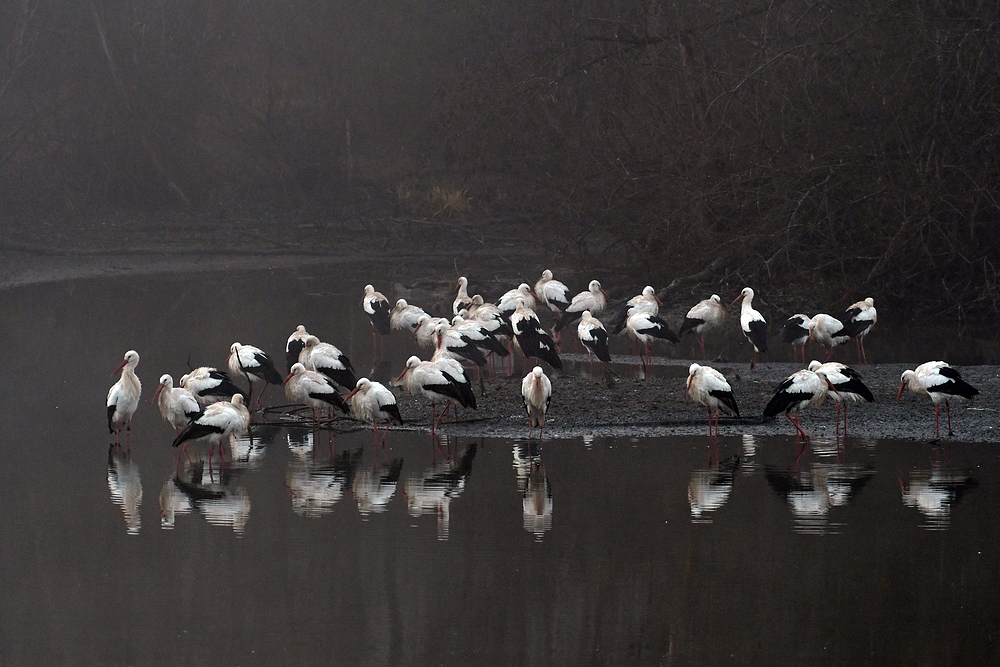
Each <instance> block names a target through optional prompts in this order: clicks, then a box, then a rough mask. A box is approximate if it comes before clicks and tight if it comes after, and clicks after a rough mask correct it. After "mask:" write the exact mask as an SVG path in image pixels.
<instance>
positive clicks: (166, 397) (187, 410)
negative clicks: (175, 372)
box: [153, 373, 202, 435]
mask: <svg viewBox="0 0 1000 667" xmlns="http://www.w3.org/2000/svg"><path fill="white" fill-rule="evenodd" d="M153 402H154V403H156V404H157V406H158V407H159V408H160V414H161V415H163V419H164V421H167V422H169V423H170V425H171V426H173V427H174V435H177V434H178V433H180V432H181V429H182V428H184V427H185V426H187V423H188V422H189V421H191V420H192V419H195V418H196V417H197V416H198V415H200V414H201V412H202V407H201V403H199V402H198V398H197V397H196V396H195V395H194V392H192V391H191V390H190V389H186V388H185V387H174V379H173V378H172V377H170V375H168V374H166V373H165V374H163V375H161V376H160V385H159V386H158V387H157V388H156V393H155V394H153Z"/></svg>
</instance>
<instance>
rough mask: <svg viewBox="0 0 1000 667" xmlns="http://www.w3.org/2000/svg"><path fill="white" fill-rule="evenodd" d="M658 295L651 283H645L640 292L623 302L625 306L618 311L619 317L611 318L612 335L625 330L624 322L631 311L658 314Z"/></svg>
mask: <svg viewBox="0 0 1000 667" xmlns="http://www.w3.org/2000/svg"><path fill="white" fill-rule="evenodd" d="M660 305H661V304H660V297H658V296H656V290H655V289H653V286H652V285H646V286H645V287H643V288H642V292H641V293H639V294H636V295H635V296H634V297H632V298H631V299H629V300H628V301H626V302H625V307H624V308H622V309H621V310H620V311H619V314H620V317H616V319H614V320H613V325H614V326H612V327H611V333H612V335H615V336H617V335H618V334H620V333H621V332H622V331H624V330H625V323H626V322H627V321H628V318H629V316H630V315H632V313H649V314H650V315H659V314H660Z"/></svg>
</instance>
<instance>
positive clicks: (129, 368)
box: [107, 350, 142, 444]
mask: <svg viewBox="0 0 1000 667" xmlns="http://www.w3.org/2000/svg"><path fill="white" fill-rule="evenodd" d="M138 365H139V353H138V352H136V351H135V350H129V351H128V352H126V353H125V358H124V359H123V360H122V362H121V363H120V364H119V365H118V368H116V369H115V370H114V372H113V373H112V375H114V374H115V373H117V372H118V371H121V373H122V375H121V377H120V378H118V382H115V383H114V384H113V385H112V386H111V389H109V390H108V401H107V406H108V432H109V433H114V434H115V444H121V439H120V436H121V428H122V426H124V427H125V441H126V443H128V444H131V443H130V442H129V441H130V439H131V436H132V415H133V414H135V411H136V409H137V408H138V407H139V396H140V395H141V394H142V383H140V382H139V378H138V377H137V376H136V374H135V367H136V366H138Z"/></svg>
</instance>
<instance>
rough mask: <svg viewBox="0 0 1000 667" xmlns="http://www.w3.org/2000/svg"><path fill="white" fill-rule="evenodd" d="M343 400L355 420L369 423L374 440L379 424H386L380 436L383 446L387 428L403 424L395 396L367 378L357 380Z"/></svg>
mask: <svg viewBox="0 0 1000 667" xmlns="http://www.w3.org/2000/svg"><path fill="white" fill-rule="evenodd" d="M344 400H345V401H346V402H347V403H349V404H350V405H351V409H352V410H353V412H354V416H355V417H356V418H357V419H360V420H361V421H366V422H371V424H372V429H373V431H374V434H375V437H376V438H377V437H378V425H379V423H380V422H385V423H386V429H385V432H384V433H383V434H382V444H383V445H384V444H385V436H386V434H388V433H389V426H390V425H392V424H402V423H403V418H402V417H401V416H400V414H399V406H398V405H396V396H395V394H393V393H392V392H391V391H389V389H388V388H387V387H386V386H385V385H384V384H382V383H381V382H373V381H371V380H369V379H368V378H358V384H357V386H356V387H355V388H354V390H353V391H352V392H351V393H349V394H348V395H347V396H345V397H344Z"/></svg>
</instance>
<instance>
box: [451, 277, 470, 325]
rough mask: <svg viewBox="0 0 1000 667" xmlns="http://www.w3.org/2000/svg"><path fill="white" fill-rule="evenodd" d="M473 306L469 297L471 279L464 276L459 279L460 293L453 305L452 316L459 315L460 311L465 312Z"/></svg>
mask: <svg viewBox="0 0 1000 667" xmlns="http://www.w3.org/2000/svg"><path fill="white" fill-rule="evenodd" d="M471 305H472V299H471V298H470V297H469V279H468V278H466V277H465V276H462V277H460V278H459V279H458V292H457V294H456V296H455V300H454V301H453V302H452V303H451V314H452V315H458V313H459V311H462V310H465V309H466V308H468V307H469V306H471Z"/></svg>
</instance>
